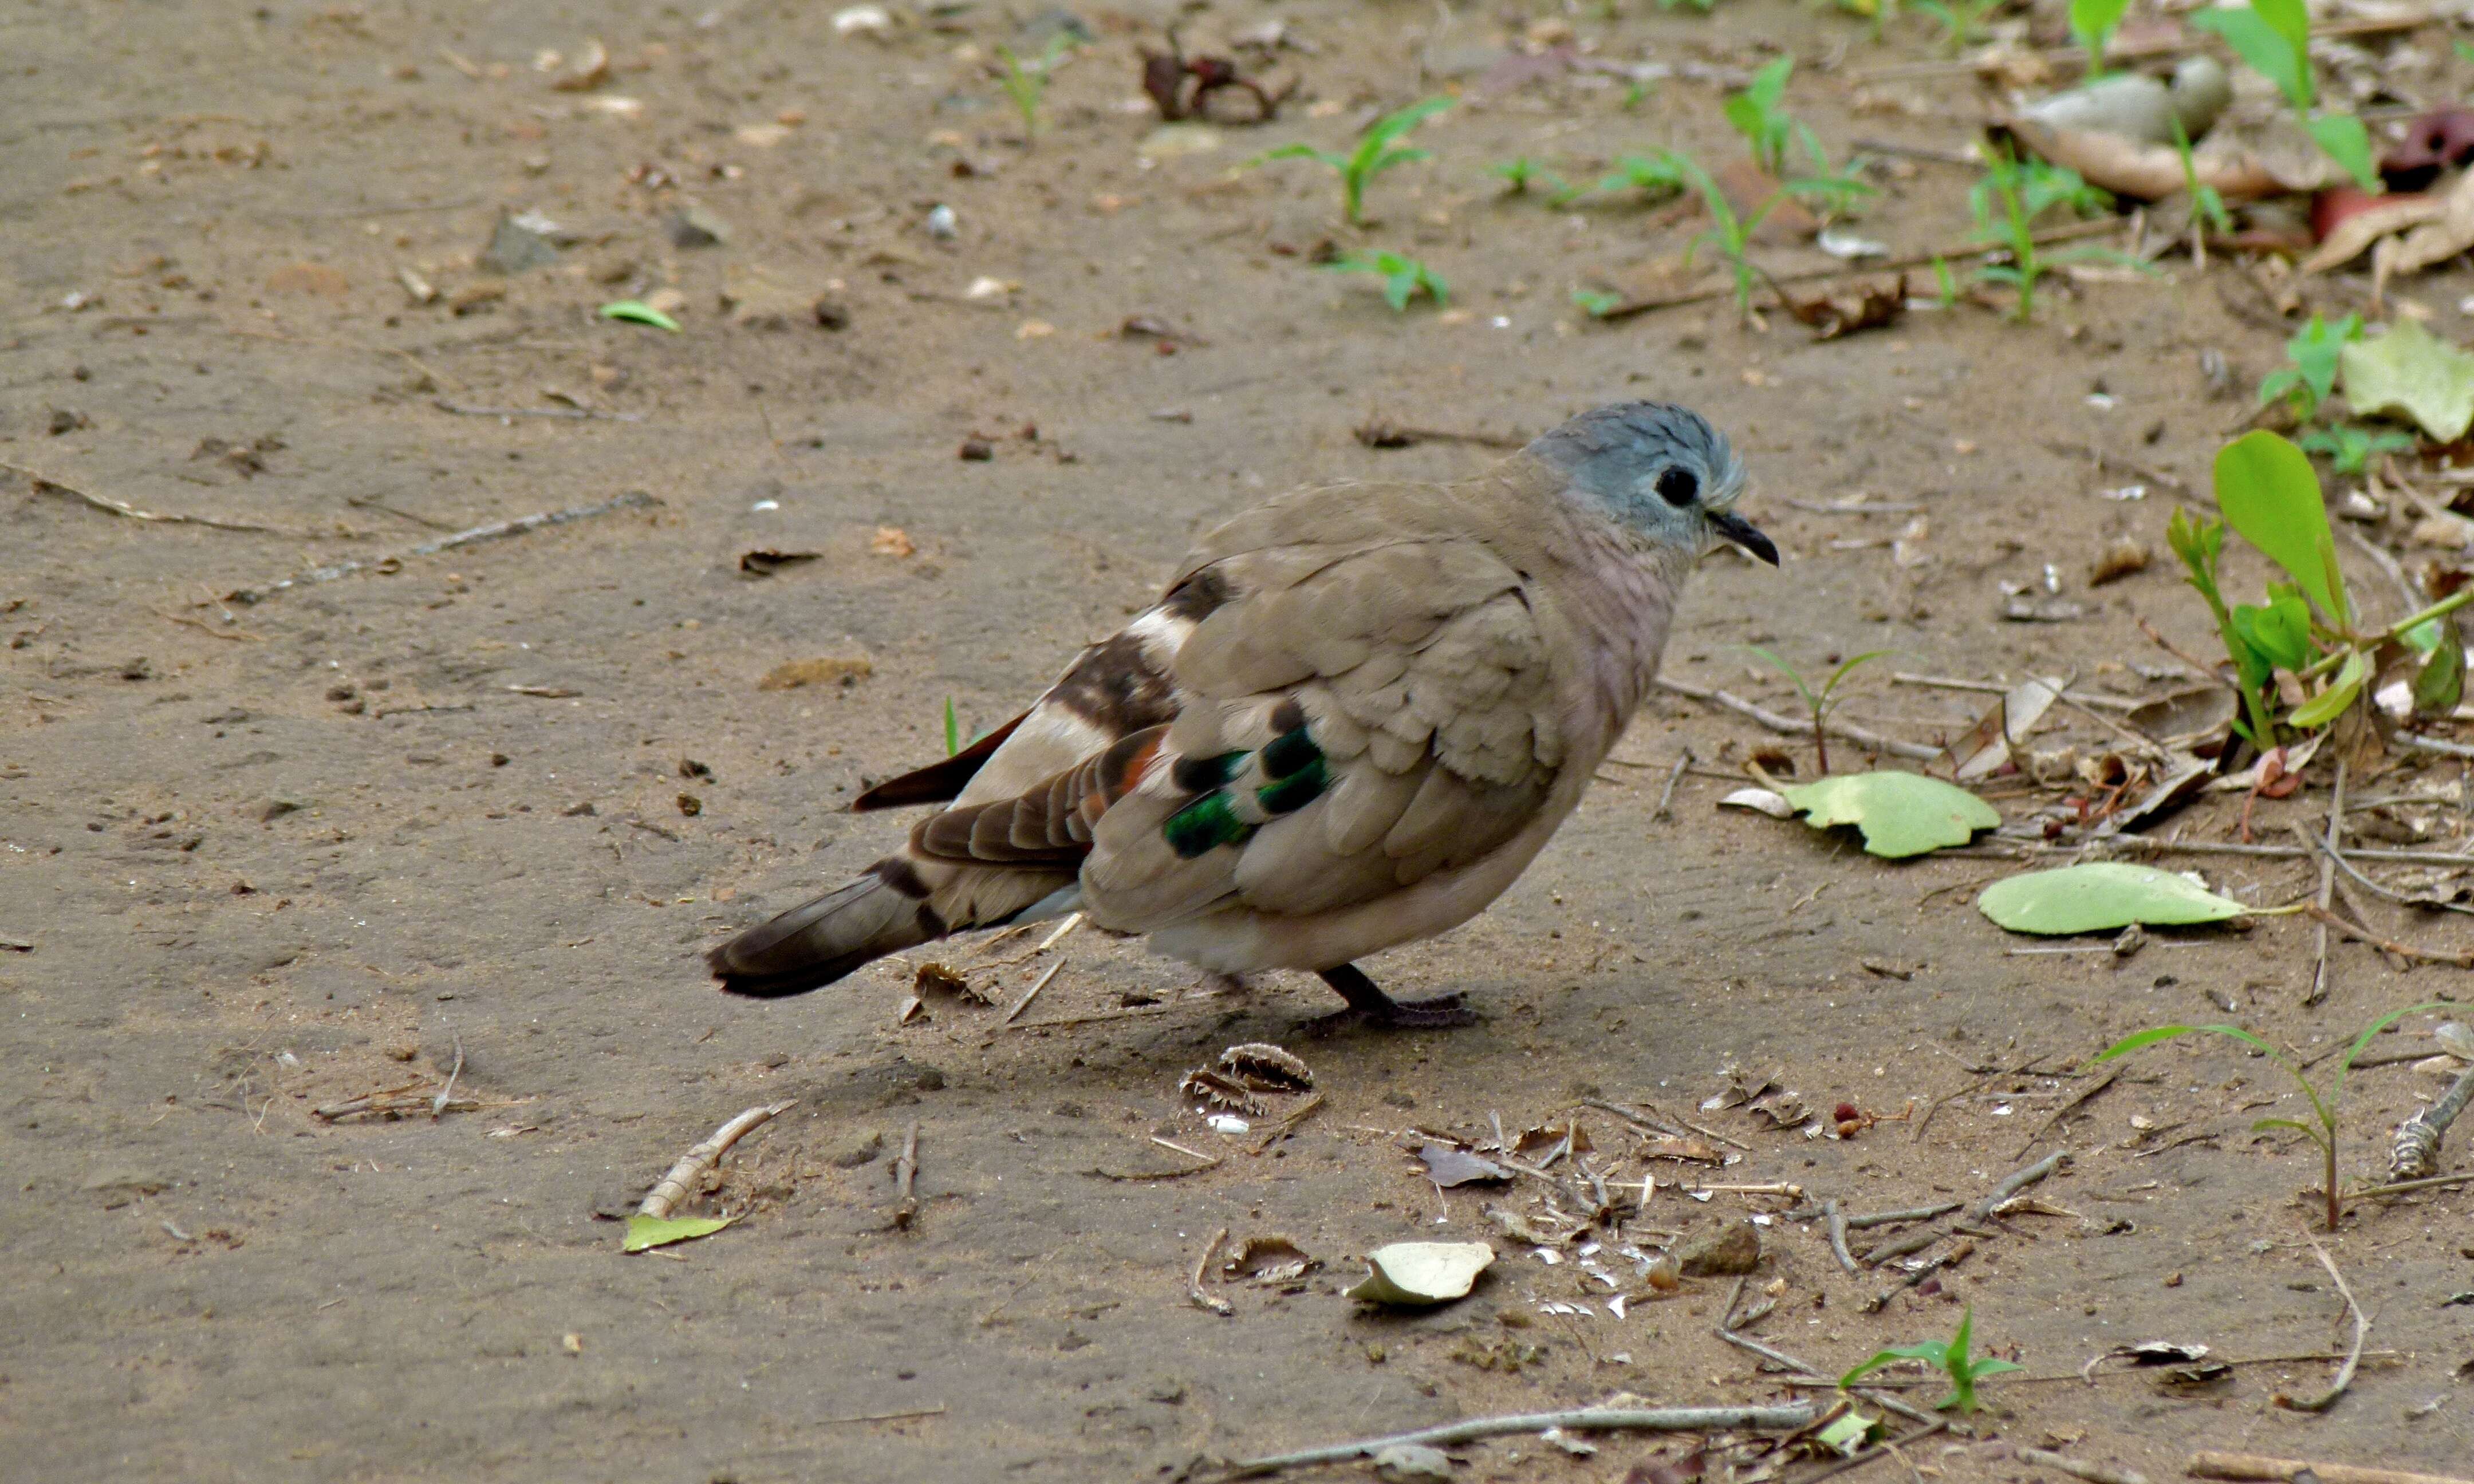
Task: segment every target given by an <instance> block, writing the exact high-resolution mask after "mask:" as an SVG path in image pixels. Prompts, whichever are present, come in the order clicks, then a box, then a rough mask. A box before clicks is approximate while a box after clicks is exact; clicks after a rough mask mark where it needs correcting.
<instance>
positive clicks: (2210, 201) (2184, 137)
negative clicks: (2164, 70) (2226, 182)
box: [2166, 113, 2234, 237]
mask: <svg viewBox="0 0 2474 1484" xmlns="http://www.w3.org/2000/svg"><path fill="white" fill-rule="evenodd" d="M2166 120H2167V122H2169V123H2171V125H2172V126H2173V153H2174V154H2176V155H2178V156H2181V157H2182V189H2183V191H2184V192H2185V193H2186V194H2187V195H2189V196H2190V198H2191V210H2192V211H2193V212H2194V213H2195V215H2196V216H2197V217H2198V219H2199V220H2200V221H2201V222H2203V223H2205V224H2207V228H2208V230H2210V231H2212V232H2215V233H2216V234H2217V235H2218V236H2219V237H2223V236H2227V235H2229V234H2231V232H2232V231H2233V229H2234V218H2233V213H2232V212H2230V211H2227V210H2226V209H2225V199H2224V197H2222V196H2220V195H2219V194H2217V188H2216V187H2215V186H2213V185H2210V184H2209V183H2208V182H2207V181H2205V180H2200V179H2199V167H2198V164H2197V162H2196V161H2195V160H2193V159H2192V158H2191V135H2190V133H2189V132H2187V131H2186V130H2184V129H2183V128H2182V119H2181V115H2179V114H2175V113H2168V114H2167V115H2166Z"/></svg>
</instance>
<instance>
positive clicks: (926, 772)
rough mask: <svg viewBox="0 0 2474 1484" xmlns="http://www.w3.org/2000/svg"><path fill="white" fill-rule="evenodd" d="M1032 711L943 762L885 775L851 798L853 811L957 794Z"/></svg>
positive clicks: (937, 800) (942, 799)
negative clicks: (892, 776) (895, 774)
mask: <svg viewBox="0 0 2474 1484" xmlns="http://www.w3.org/2000/svg"><path fill="white" fill-rule="evenodd" d="M1030 714H1031V713H1030V712H1029V711H1025V712H1023V713H1022V716H1017V717H1015V718H1014V719H1013V720H1011V721H1009V722H1007V723H1006V724H1005V725H1004V726H1002V727H999V728H998V729H997V730H994V731H991V732H989V733H988V734H987V735H986V736H984V737H982V738H980V740H978V741H977V742H974V743H972V744H971V745H970V746H968V747H966V748H964V749H962V750H961V751H960V752H958V753H956V754H954V755H953V756H951V757H948V758H946V759H945V760H944V761H943V762H932V763H930V764H929V765H928V766H927V767H925V768H913V769H911V770H910V772H909V773H906V774H904V775H902V776H901V777H900V778H886V779H885V781H884V782H882V783H879V784H878V785H876V786H875V787H874V788H871V789H869V790H868V791H867V792H866V793H863V794H861V795H860V796H859V797H858V798H856V799H854V800H852V801H851V812H852V813H853V814H865V813H867V812H868V811H869V810H871V809H899V808H901V807H903V806H904V805H906V804H913V803H943V802H945V801H947V800H949V799H952V798H955V797H956V796H958V795H959V794H960V793H961V791H962V790H963V789H964V788H965V787H967V786H968V785H969V783H970V781H971V779H972V778H973V777H974V776H976V775H977V774H978V773H979V771H980V769H981V768H982V767H983V766H985V765H986V763H987V760H988V759H989V758H991V757H993V756H995V755H996V752H997V749H998V748H1000V747H1003V746H1005V740H1006V738H1007V737H1009V736H1012V735H1013V730H1014V729H1015V728H1016V727H1019V726H1021V725H1022V717H1023V716H1029V715H1030Z"/></svg>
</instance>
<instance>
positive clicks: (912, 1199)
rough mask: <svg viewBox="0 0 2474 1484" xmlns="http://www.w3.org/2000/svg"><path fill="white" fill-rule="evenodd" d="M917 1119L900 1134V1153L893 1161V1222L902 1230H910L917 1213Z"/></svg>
mask: <svg viewBox="0 0 2474 1484" xmlns="http://www.w3.org/2000/svg"><path fill="white" fill-rule="evenodd" d="M918 1182H919V1121H918V1120H917V1119H915V1118H914V1119H912V1120H911V1122H910V1133H908V1134H905V1135H904V1136H902V1153H901V1154H900V1155H898V1156H896V1157H895V1158H894V1161H893V1193H894V1196H895V1198H896V1202H895V1205H894V1208H893V1224H894V1226H895V1227H897V1228H899V1229H901V1230H902V1231H905V1232H907V1231H909V1230H910V1223H911V1220H912V1218H914V1217H916V1216H917V1215H918V1214H919V1194H918V1191H917V1189H916V1188H915V1187H916V1186H917V1185H918Z"/></svg>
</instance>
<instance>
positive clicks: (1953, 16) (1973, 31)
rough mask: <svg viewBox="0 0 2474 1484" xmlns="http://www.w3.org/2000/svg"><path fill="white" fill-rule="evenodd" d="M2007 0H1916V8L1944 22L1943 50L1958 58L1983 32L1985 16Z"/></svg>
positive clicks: (1942, 24) (1942, 32) (1948, 54)
mask: <svg viewBox="0 0 2474 1484" xmlns="http://www.w3.org/2000/svg"><path fill="white" fill-rule="evenodd" d="M2004 3H2005V0H1950V3H1948V4H1944V3H1943V0H1915V8H1916V9H1917V10H1918V11H1920V12H1923V13H1925V14H1927V15H1929V16H1931V17H1932V18H1933V19H1934V20H1936V21H1939V22H1940V23H1941V49H1942V52H1943V54H1944V55H1945V56H1950V57H1955V56H1957V55H1958V54H1959V53H1960V52H1962V51H1964V50H1966V49H1967V45H1968V43H1969V42H1971V41H1974V40H1975V39H1976V38H1977V36H1980V35H1982V34H1983V31H1984V18H1985V17H1986V16H1987V15H1990V14H1992V13H1993V12H1995V11H1996V10H1998V9H2000V8H2001V6H2002V5H2003V4H2004Z"/></svg>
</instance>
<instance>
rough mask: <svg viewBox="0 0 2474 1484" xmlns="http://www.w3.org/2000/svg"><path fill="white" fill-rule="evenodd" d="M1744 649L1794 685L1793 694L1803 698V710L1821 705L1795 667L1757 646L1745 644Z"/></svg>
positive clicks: (1773, 653)
mask: <svg viewBox="0 0 2474 1484" xmlns="http://www.w3.org/2000/svg"><path fill="white" fill-rule="evenodd" d="M1744 649H1745V650H1746V651H1747V652H1748V653H1750V654H1751V655H1752V656H1753V658H1756V659H1758V660H1760V661H1762V662H1763V663H1765V664H1767V665H1768V666H1769V667H1770V668H1771V669H1773V670H1776V671H1777V672H1778V673H1779V674H1781V675H1783V676H1785V677H1786V678H1787V680H1788V681H1789V682H1792V683H1793V684H1794V686H1795V693H1796V694H1797V695H1799V696H1802V697H1803V698H1804V705H1805V709H1807V710H1810V709H1812V708H1813V707H1815V706H1819V705H1821V701H1820V698H1819V697H1817V696H1815V695H1814V694H1813V693H1812V687H1811V686H1809V685H1807V684H1806V683H1805V682H1804V674H1803V672H1802V671H1799V670H1798V669H1796V667H1795V666H1793V665H1791V664H1789V663H1787V662H1786V661H1785V660H1783V659H1781V658H1779V657H1778V655H1777V654H1776V653H1775V652H1773V651H1771V650H1767V649H1764V648H1762V647H1761V646H1760V645H1758V644H1747V645H1745V646H1744Z"/></svg>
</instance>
